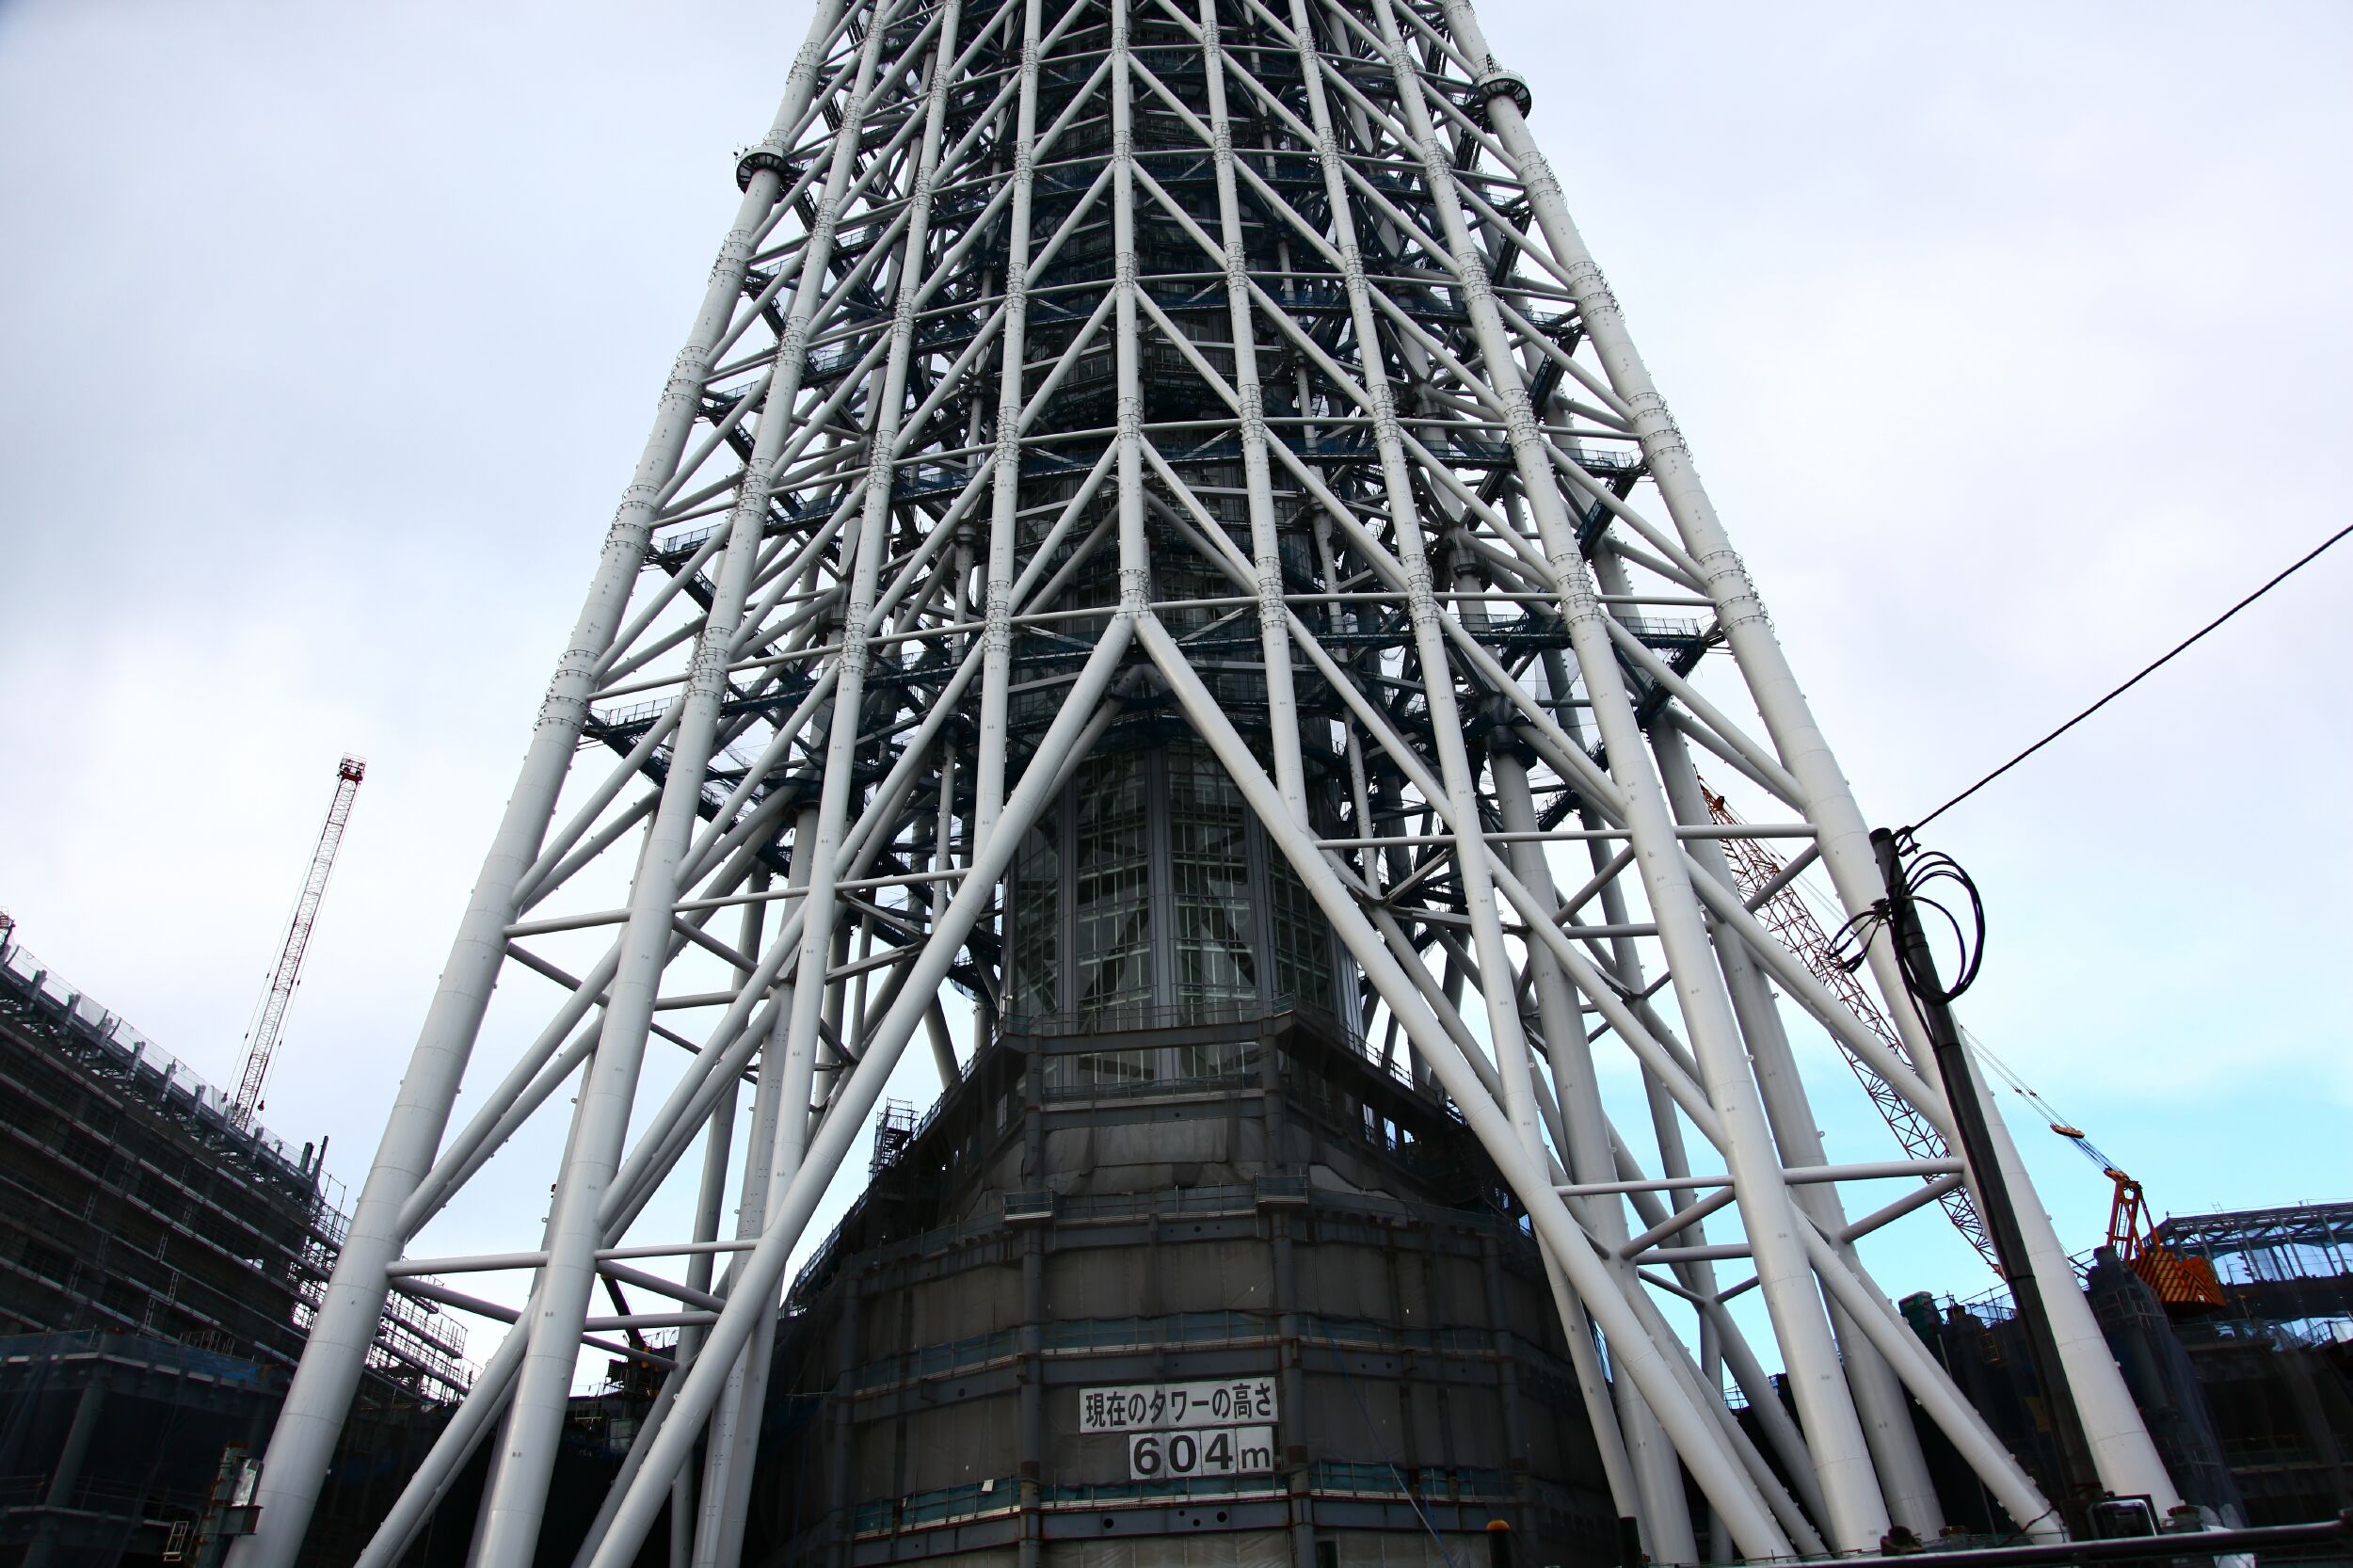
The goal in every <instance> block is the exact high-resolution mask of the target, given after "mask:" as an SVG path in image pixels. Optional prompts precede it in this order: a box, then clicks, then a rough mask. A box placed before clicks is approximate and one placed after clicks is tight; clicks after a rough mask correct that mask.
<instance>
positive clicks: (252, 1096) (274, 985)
mask: <svg viewBox="0 0 2353 1568" xmlns="http://www.w3.org/2000/svg"><path fill="white" fill-rule="evenodd" d="M367 771H368V765H367V763H366V762H364V761H362V760H360V759H359V758H357V757H349V756H346V757H345V758H344V760H342V761H341V762H339V763H337V764H336V766H335V798H334V799H333V800H332V801H330V802H328V808H327V824H326V825H325V826H324V827H322V828H320V829H319V845H318V849H317V850H316V851H315V852H314V853H312V856H311V870H310V872H309V874H308V875H306V876H304V877H303V879H302V896H301V897H300V898H299V899H297V900H296V901H295V912H294V920H293V923H291V924H290V925H288V926H287V927H286V942H285V945H284V946H283V947H282V948H280V950H279V953H278V965H277V968H274V969H272V970H271V971H270V977H269V989H268V990H267V991H266V992H264V993H263V996H262V1005H261V1008H260V1010H259V1011H258V1012H257V1013H256V1014H255V1015H254V1018H253V1027H252V1028H251V1029H249V1030H248V1031H247V1032H246V1037H245V1038H246V1052H245V1076H244V1077H243V1078H242V1079H240V1080H238V1082H237V1098H236V1103H235V1104H234V1105H232V1107H231V1108H230V1111H229V1119H230V1120H231V1121H232V1122H234V1123H235V1124H236V1125H237V1126H238V1127H241V1128H245V1127H251V1126H252V1125H253V1116H254V1113H255V1112H258V1111H260V1110H261V1109H262V1085H263V1084H264V1082H265V1081H267V1080H268V1078H269V1064H270V1058H271V1056H273V1055H274V1054H275V1053H276V1052H277V1049H278V1035H279V1032H280V1030H281V1029H283V1028H284V1027H285V1022H286V1004H287V1003H289V1002H291V1001H293V1000H294V993H295V984H296V981H298V980H300V979H301V977H302V954H303V952H304V951H305V950H306V949H308V948H309V947H310V945H311V928H312V926H313V925H315V924H317V923H318V918H319V901H320V900H321V899H322V898H324V897H326V896H327V874H328V872H331V871H333V870H334V869H335V851H336V850H337V848H339V847H340V846H341V845H342V843H343V841H344V824H345V823H348V822H349V821H350V820H351V798H352V796H354V795H356V794H358V793H359V792H360V779H362V778H364V777H365V776H367Z"/></svg>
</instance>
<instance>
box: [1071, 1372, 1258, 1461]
mask: <svg viewBox="0 0 2353 1568" xmlns="http://www.w3.org/2000/svg"><path fill="white" fill-rule="evenodd" d="M1274 1419H1276V1412H1275V1408H1274V1380H1273V1378H1230V1379H1227V1380H1225V1382H1222V1383H1124V1384H1112V1385H1111V1386H1109V1387H1105V1388H1081V1389H1080V1390H1079V1430H1080V1432H1169V1431H1182V1430H1188V1429H1194V1428H1201V1427H1232V1426H1241V1424H1243V1423H1244V1422H1250V1421H1273V1420H1274ZM1182 1473H1184V1474H1192V1473H1193V1472H1191V1471H1186V1472H1182ZM1202 1473H1204V1474H1209V1475H1224V1474H1228V1473H1230V1472H1226V1471H1206V1472H1202Z"/></svg>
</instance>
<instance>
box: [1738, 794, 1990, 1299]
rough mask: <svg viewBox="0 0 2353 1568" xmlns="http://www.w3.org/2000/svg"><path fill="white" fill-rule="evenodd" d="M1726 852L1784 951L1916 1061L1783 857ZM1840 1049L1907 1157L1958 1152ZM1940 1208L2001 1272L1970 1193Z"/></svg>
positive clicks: (1903, 1056)
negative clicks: (1837, 950)
mask: <svg viewBox="0 0 2353 1568" xmlns="http://www.w3.org/2000/svg"><path fill="white" fill-rule="evenodd" d="M1700 792H1701V793H1702V794H1703V795H1705V796H1706V798H1707V814H1708V815H1709V816H1711V817H1713V818H1715V820H1716V821H1717V822H1718V823H1719V824H1721V825H1724V826H1733V825H1736V824H1738V823H1739V821H1740V819H1739V817H1738V816H1737V815H1735V814H1734V812H1733V809H1732V808H1731V807H1730V806H1728V805H1726V804H1725V803H1724V797H1723V796H1721V795H1720V794H1718V793H1717V792H1715V791H1713V790H1711V789H1709V788H1707V786H1706V785H1705V784H1702V785H1701V786H1700ZM1724 849H1725V851H1726V853H1727V855H1728V856H1729V857H1730V859H1731V862H1732V876H1733V880H1734V881H1736V882H1737V883H1738V884H1739V885H1740V896H1741V897H1742V898H1744V899H1748V900H1751V901H1755V900H1756V899H1757V897H1758V895H1759V894H1760V893H1767V892H1769V896H1768V897H1766V898H1764V900H1763V901H1762V902H1761V903H1756V904H1754V907H1755V909H1756V916H1757V919H1758V920H1761V921H1763V922H1764V924H1765V927H1766V929H1767V930H1769V931H1770V932H1771V933H1772V934H1773V935H1774V936H1778V937H1780V938H1781V945H1782V946H1784V947H1785V948H1787V949H1788V950H1789V951H1790V952H1793V953H1795V954H1796V955H1797V957H1798V958H1799V960H1800V961H1801V962H1802V963H1803V964H1804V965H1805V967H1806V968H1809V969H1811V970H1813V971H1814V978H1815V979H1817V980H1818V981H1820V982H1821V983H1822V984H1824V985H1825V986H1827V987H1829V989H1830V992H1831V994H1832V995H1833V996H1834V997H1836V998H1837V999H1838V1000H1840V1001H1843V1002H1845V1003H1846V1004H1847V1006H1848V1008H1849V1010H1850V1011H1851V1012H1852V1013H1853V1014H1854V1016H1855V1017H1856V1019H1857V1020H1858V1021H1860V1022H1861V1023H1862V1024H1863V1026H1864V1027H1865V1029H1868V1030H1869V1031H1870V1032H1872V1033H1874V1034H1876V1035H1878V1036H1879V1037H1880V1040H1881V1043H1883V1044H1884V1045H1885V1046H1886V1047H1887V1048H1888V1050H1889V1051H1891V1052H1892V1053H1894V1055H1895V1057H1896V1060H1897V1061H1898V1062H1909V1061H1911V1059H1912V1053H1911V1052H1910V1051H1909V1050H1907V1049H1906V1048H1904V1042H1903V1037H1902V1036H1901V1035H1899V1034H1897V1032H1896V1026H1895V1025H1894V1024H1892V1023H1890V1022H1889V1021H1888V1018H1887V1015H1886V1014H1885V1013H1882V1012H1881V1011H1880V1008H1879V1004H1878V1003H1877V1002H1875V1001H1873V1000H1871V997H1870V993H1869V992H1867V991H1865V990H1864V988H1863V984H1862V983H1861V982H1860V981H1858V980H1856V979H1855V977H1854V975H1853V973H1852V972H1851V971H1849V969H1848V968H1847V967H1846V966H1845V965H1843V964H1841V963H1840V962H1839V961H1838V959H1837V956H1836V954H1834V953H1833V952H1832V951H1831V943H1830V938H1829V936H1826V935H1824V933H1823V931H1822V925H1821V922H1820V921H1819V920H1816V919H1815V918H1814V911H1812V910H1811V909H1808V908H1807V907H1806V906H1805V902H1804V901H1803V900H1802V899H1801V898H1800V897H1799V896H1798V888H1797V884H1796V882H1795V881H1794V880H1793V879H1789V878H1785V877H1784V876H1783V875H1782V864H1781V860H1780V859H1779V857H1778V856H1775V855H1774V854H1773V852H1772V851H1771V850H1769V849H1767V848H1766V847H1765V845H1764V844H1763V843H1762V842H1761V841H1759V840H1755V839H1727V840H1724ZM1776 884H1778V886H1776ZM1833 1038H1835V1037H1834V1036H1833ZM1838 1049H1839V1054H1840V1055H1842V1056H1844V1057H1846V1059H1847V1065H1849V1066H1850V1067H1852V1068H1853V1069H1854V1074H1855V1077H1856V1078H1857V1079H1859V1080H1862V1083H1863V1092H1864V1093H1865V1094H1866V1095H1868V1096H1871V1103H1872V1104H1873V1105H1875V1106H1877V1107H1879V1112H1880V1114H1881V1116H1882V1117H1884V1118H1885V1119H1886V1121H1887V1125H1888V1128H1890V1129H1891V1130H1892V1131H1893V1132H1894V1133H1895V1134H1896V1140H1897V1142H1898V1143H1900V1144H1903V1146H1904V1152H1905V1153H1907V1154H1909V1155H1911V1156H1912V1157H1913V1159H1915V1160H1942V1159H1946V1158H1949V1157H1950V1155H1951V1153H1952V1151H1951V1150H1950V1149H1948V1148H1946V1147H1945V1135H1944V1134H1943V1133H1942V1132H1939V1131H1938V1130H1937V1129H1936V1127H1935V1125H1934V1124H1933V1123H1931V1122H1930V1121H1929V1119H1928V1118H1927V1117H1926V1116H1923V1115H1922V1114H1920V1112H1919V1111H1918V1110H1917V1109H1916V1108H1915V1107H1914V1106H1913V1103H1912V1102H1911V1101H1910V1100H1908V1099H1906V1098H1904V1097H1903V1096H1902V1095H1900V1094H1898V1093H1897V1092H1896V1089H1895V1087H1894V1085H1892V1084H1890V1083H1888V1082H1887V1081H1886V1080H1884V1079H1882V1078H1881V1077H1880V1076H1879V1074H1877V1073H1875V1072H1873V1071H1872V1070H1871V1069H1870V1068H1869V1067H1868V1066H1867V1065H1865V1064H1864V1061H1863V1059H1862V1058H1861V1057H1859V1056H1857V1055H1855V1054H1854V1052H1852V1051H1850V1050H1849V1049H1847V1047H1846V1044H1845V1042H1844V1041H1839V1042H1838ZM1937 1201H1938V1202H1939V1203H1940V1204H1942V1205H1943V1206H1944V1209H1945V1218H1947V1219H1949V1220H1951V1221H1952V1222H1953V1228H1954V1229H1955V1230H1957V1231H1959V1232H1961V1236H1962V1237H1963V1238H1964V1239H1966V1240H1967V1241H1968V1242H1969V1244H1970V1245H1971V1246H1973V1247H1975V1248H1977V1256H1980V1257H1982V1258H1984V1259H1985V1260H1986V1261H1987V1262H1988V1263H1991V1264H1993V1267H1994V1272H1996V1273H1998V1272H2001V1265H2000V1264H1998V1263H1995V1262H1994V1257H1993V1240H1992V1239H1991V1238H1989V1237H1988V1236H1987V1235H1986V1232H1985V1222H1984V1221H1983V1220H1982V1219H1980V1218H1979V1217H1978V1215H1977V1205H1976V1204H1975V1203H1974V1202H1972V1201H1971V1199H1970V1196H1969V1192H1968V1189H1967V1188H1965V1187H1956V1188H1955V1189H1953V1190H1952V1191H1951V1192H1947V1193H1945V1195H1944V1196H1943V1197H1942V1198H1940V1199H1938V1200H1937Z"/></svg>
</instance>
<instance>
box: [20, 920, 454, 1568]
mask: <svg viewBox="0 0 2353 1568" xmlns="http://www.w3.org/2000/svg"><path fill="white" fill-rule="evenodd" d="M234 1112H235V1106H234V1104H233V1102H232V1100H231V1099H230V1097H229V1096H226V1095H223V1094H222V1093H221V1092H220V1091H219V1090H217V1089H216V1088H214V1087H212V1086H211V1085H210V1084H208V1083H206V1082H204V1081H203V1080H201V1079H200V1078H198V1077H197V1076H196V1075H195V1074H193V1073H192V1072H190V1071H189V1070H188V1069H187V1067H186V1066H184V1064H181V1063H179V1062H177V1061H175V1060H174V1059H173V1058H172V1057H171V1056H170V1055H169V1054H168V1053H167V1052H166V1051H164V1050H163V1049H162V1048H159V1047H157V1046H156V1045H155V1044H154V1043H153V1042H152V1041H151V1040H149V1039H148V1038H147V1037H146V1036H144V1035H143V1034H141V1033H140V1032H138V1031H137V1030H136V1029H135V1028H133V1027H132V1026H131V1025H130V1024H129V1023H128V1022H126V1021H125V1020H124V1019H123V1018H122V1017H121V1016H120V1015H119V1014H117V1013H115V1012H113V1011H112V1010H110V1009H108V1008H107V1007H105V1006H104V1004H102V1003H100V1002H99V1001H97V1000H95V999H93V998H91V997H90V996H89V995H88V993H86V992H84V991H81V990H79V989H77V988H76V987H74V986H72V984H68V983H67V982H66V981H64V980H63V979H61V978H60V977H59V976H58V975H57V974H56V972H55V971H54V970H52V969H51V968H49V967H48V966H46V965H44V964H43V963H41V962H40V959H39V958H37V957H35V956H34V954H33V953H32V952H30V951H29V950H27V949H26V948H25V947H24V945H23V944H22V943H20V942H18V941H16V940H15V939H14V934H13V932H12V931H10V930H9V929H8V927H7V926H5V925H4V924H0V1548H8V1549H15V1548H21V1549H22V1550H23V1551H24V1553H25V1554H26V1555H25V1558H24V1560H26V1561H27V1562H30V1563H40V1562H47V1561H53V1560H54V1561H112V1560H115V1559H116V1557H118V1556H120V1555H121V1554H124V1553H126V1552H127V1553H129V1554H131V1555H133V1556H138V1557H149V1558H152V1557H154V1556H156V1555H158V1554H159V1553H161V1552H162V1551H164V1550H165V1549H166V1548H167V1546H168V1545H169V1544H172V1543H174V1542H175V1541H176V1542H178V1543H179V1544H182V1545H186V1544H187V1543H188V1541H189V1540H190V1535H189V1532H190V1531H191V1530H193V1529H194V1528H196V1527H197V1526H198V1524H199V1522H200V1520H201V1519H202V1518H203V1517H204V1515H205V1513H206V1510H207V1497H206V1491H207V1488H208V1487H209V1485H210V1484H211V1482H212V1481H213V1480H215V1478H216V1469H217V1467H218V1465H219V1464H220V1462H221V1460H222V1457H223V1454H224V1452H225V1451H226V1448H227V1446H228V1445H231V1444H237V1445H242V1448H243V1450H251V1449H255V1448H259V1446H260V1441H261V1439H262V1438H263V1437H264V1435H265V1434H266V1433H267V1432H268V1427H269V1421H270V1419H271V1417H272V1416H273V1415H274V1413H275V1411H276V1409H277V1404H278V1400H279V1398H280V1395H281V1394H282V1392H283V1391H284V1388H285V1385H286V1379H287V1376H288V1374H289V1373H290V1372H291V1371H292V1369H293V1368H294V1366H295V1363H296V1359H297V1358H298V1357H299V1356H300V1355H301V1353H302V1346H303V1341H304V1337H305V1333H306V1331H307V1329H308V1327H309V1325H310V1323H311V1322H312V1319H313V1318H314V1317H315V1315H316V1314H317V1312H318V1310H319V1304H320V1299H321V1296H322V1294H323V1292H324V1291H325V1290H326V1288H327V1281H328V1272H329V1271H330V1270H331V1268H332V1267H333V1264H334V1259H335V1249H336V1247H337V1245H338V1244H339V1243H340V1241H341V1240H342V1238H343V1234H344V1214H343V1212H342V1211H341V1209H339V1208H337V1207H336V1203H335V1197H336V1191H335V1189H334V1187H333V1185H332V1183H331V1181H330V1179H329V1178H328V1176H326V1174H325V1172H324V1169H323V1164H324V1150H323V1149H320V1148H314V1147H312V1146H309V1145H305V1146H303V1147H302V1148H300V1149H296V1148H293V1147H291V1146H289V1145H288V1144H285V1143H284V1142H282V1141H281V1140H280V1139H279V1138H277V1137H275V1136H274V1135H272V1134H271V1133H270V1132H268V1131H267V1130H266V1129H264V1128H260V1127H256V1126H252V1125H250V1124H249V1123H242V1122H240V1120H239V1119H238V1117H237V1116H236V1115H235V1114H234ZM463 1351H464V1331H463V1330H462V1329H460V1328H459V1327H458V1326H457V1324H456V1321H455V1320H453V1319H452V1318H451V1317H450V1316H449V1315H448V1314H447V1313H444V1312H441V1311H440V1310H439V1309H438V1308H435V1307H433V1306H432V1305H431V1304H427V1303H423V1302H419V1301H416V1300H414V1299H411V1298H394V1299H392V1301H390V1302H388V1303H387V1304H386V1309H385V1311H384V1313H383V1315H382V1317H381V1318H380V1319H379V1320H378V1321H377V1322H376V1326H375V1329H374V1331H373V1334H372V1336H371V1337H370V1339H369V1342H368V1345H367V1351H366V1369H365V1386H364V1390H363V1392H362V1395H361V1399H362V1401H363V1402H364V1404H365V1405H366V1407H367V1410H368V1419H367V1421H366V1422H364V1423H363V1424H362V1427H361V1432H360V1434H359V1435H360V1440H361V1441H374V1440H380V1438H381V1437H382V1435H383V1433H382V1430H381V1423H382V1422H383V1421H385V1420H388V1419H394V1418H408V1417H415V1416H419V1415H420V1414H421V1413H422V1412H424V1411H425V1410H426V1409H428V1408H429V1407H430V1406H432V1405H435V1404H437V1403H440V1402H441V1401H445V1400H450V1399H452V1398H454V1397H455V1396H456V1395H457V1394H461V1393H463V1392H464V1390H465V1386H466V1374H465V1369H464V1368H463V1366H462V1363H461V1357H462V1354H463ZM337 1502H338V1506H339V1507H340V1508H342V1509H344V1511H345V1512H348V1510H349V1509H350V1508H351V1507H352V1506H353V1505H354V1502H355V1498H353V1497H351V1496H345V1497H343V1498H339V1499H337ZM334 1523H335V1524H336V1525H337V1526H338V1527H340V1528H348V1522H347V1521H346V1520H343V1519H340V1518H339V1519H337V1520H336V1521H334Z"/></svg>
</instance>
